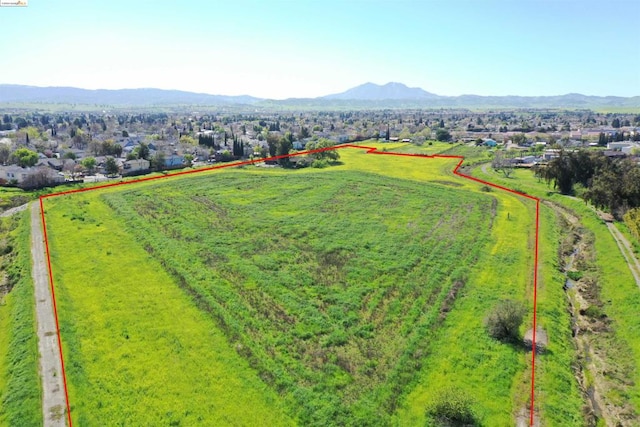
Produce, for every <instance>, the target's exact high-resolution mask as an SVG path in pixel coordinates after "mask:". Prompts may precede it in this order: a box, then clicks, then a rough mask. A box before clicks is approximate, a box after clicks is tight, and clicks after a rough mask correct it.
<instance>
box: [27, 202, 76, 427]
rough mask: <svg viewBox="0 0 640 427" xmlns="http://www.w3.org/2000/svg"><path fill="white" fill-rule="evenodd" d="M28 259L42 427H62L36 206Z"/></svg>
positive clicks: (53, 329) (55, 339) (51, 317)
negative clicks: (35, 335) (34, 317)
mask: <svg viewBox="0 0 640 427" xmlns="http://www.w3.org/2000/svg"><path fill="white" fill-rule="evenodd" d="M31 256H32V258H33V270H32V276H33V282H34V285H35V297H36V320H37V323H38V351H39V353H40V377H41V380H42V413H43V417H44V426H45V427H49V426H51V427H58V426H65V425H66V421H65V419H66V418H65V411H66V407H67V403H66V400H65V393H64V387H63V382H62V381H63V380H62V366H61V362H60V347H59V346H58V335H57V329H56V319H55V316H54V313H53V302H52V297H51V288H50V287H49V272H48V270H47V262H46V255H45V251H44V237H43V234H42V222H41V218H40V203H39V202H38V201H36V202H34V203H32V205H31Z"/></svg>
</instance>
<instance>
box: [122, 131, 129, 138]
mask: <svg viewBox="0 0 640 427" xmlns="http://www.w3.org/2000/svg"><path fill="white" fill-rule="evenodd" d="M122 137H123V138H128V137H129V132H127V131H126V130H123V131H122Z"/></svg>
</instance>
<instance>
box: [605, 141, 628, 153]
mask: <svg viewBox="0 0 640 427" xmlns="http://www.w3.org/2000/svg"><path fill="white" fill-rule="evenodd" d="M630 145H633V143H632V142H630V141H619V142H610V143H608V144H607V150H618V151H619V150H622V149H623V148H624V147H629V146H630Z"/></svg>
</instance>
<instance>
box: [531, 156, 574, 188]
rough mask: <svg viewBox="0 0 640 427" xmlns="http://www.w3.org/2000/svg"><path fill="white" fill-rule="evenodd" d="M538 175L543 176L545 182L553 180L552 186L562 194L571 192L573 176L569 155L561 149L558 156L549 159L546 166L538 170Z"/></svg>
mask: <svg viewBox="0 0 640 427" xmlns="http://www.w3.org/2000/svg"><path fill="white" fill-rule="evenodd" d="M537 173H538V176H540V177H541V178H544V179H545V181H547V184H548V183H550V182H551V181H553V188H557V189H559V190H560V192H561V193H562V194H571V193H573V184H574V182H575V181H574V176H573V170H572V162H571V159H570V156H569V155H568V154H567V153H566V152H565V151H564V150H561V151H560V154H559V156H558V157H556V158H555V159H551V160H550V161H549V164H548V165H547V166H546V167H543V168H540V169H539V170H538V172H537Z"/></svg>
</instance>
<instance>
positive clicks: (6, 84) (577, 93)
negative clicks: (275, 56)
mask: <svg viewBox="0 0 640 427" xmlns="http://www.w3.org/2000/svg"><path fill="white" fill-rule="evenodd" d="M367 84H374V85H376V86H379V87H382V86H386V85H388V84H400V85H403V86H405V87H408V88H410V89H421V90H424V91H426V92H429V93H431V94H432V95H437V96H440V97H449V98H455V97H458V96H481V97H523V98H526V97H558V96H569V95H581V96H587V97H602V98H607V97H620V98H635V97H640V94H639V95H625V96H619V95H592V94H588V93H579V92H568V93H558V94H552V95H518V94H507V95H478V94H476V93H463V94H460V95H441V94H439V93H435V92H432V91H430V90H428V89H425V88H421V87H417V86H409V85H406V84H404V83H402V82H396V81H389V82H386V83H382V84H378V83H375V82H370V81H369V82H365V83H362V84H359V85H356V86H353V87H350V88H347V89H345V90H344V91H343V92H346V91H348V90H351V89H354V88H356V87H360V86H364V85H367ZM1 86H25V87H34V88H38V89H80V90H87V91H121V90H162V91H178V92H187V93H193V94H198V95H211V96H228V97H242V96H248V97H253V98H257V99H259V100H264V101H286V100H292V99H317V98H324V97H326V96H329V95H336V94H340V93H342V92H332V93H327V94H324V95H319V96H315V97H299V96H292V97H289V98H262V97H258V96H255V95H252V94H251V93H241V94H238V95H229V94H225V93H208V92H199V91H191V90H182V89H175V88H169V89H165V88H159V87H122V88H113V89H109V88H95V89H91V88H85V87H78V86H37V85H24V84H19V83H2V82H0V87H1Z"/></svg>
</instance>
